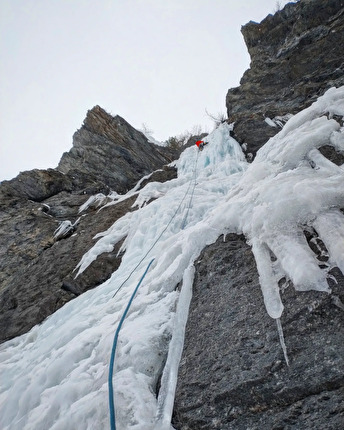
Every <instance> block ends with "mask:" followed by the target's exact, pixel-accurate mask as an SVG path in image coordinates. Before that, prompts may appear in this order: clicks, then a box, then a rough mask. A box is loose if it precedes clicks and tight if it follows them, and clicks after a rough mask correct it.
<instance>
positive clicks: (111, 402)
mask: <svg viewBox="0 0 344 430" xmlns="http://www.w3.org/2000/svg"><path fill="white" fill-rule="evenodd" d="M198 155H199V152H198V151H197V157H196V161H195V166H194V170H193V176H192V178H191V179H190V182H189V185H188V188H187V190H186V192H185V194H184V196H183V198H182V200H181V201H180V203H179V205H178V207H177V209H176V210H175V212H174V214H173V215H172V217H171V219H170V221H169V222H168V223H167V225H166V227H165V228H164V229H163V230H162V232H161V233H160V235H159V236H158V237H157V239H156V240H155V241H154V243H153V245H152V246H151V247H150V248H149V249H148V251H147V252H146V254H145V255H144V256H143V257H142V258H141V260H140V261H139V262H138V264H137V265H136V266H135V267H134V269H133V270H132V271H131V272H130V274H129V275H128V276H127V278H126V279H125V280H124V281H123V282H122V284H121V285H120V286H119V287H118V289H117V291H116V292H115V294H114V295H113V297H115V295H116V294H117V293H118V291H119V290H120V289H121V288H122V287H123V285H124V284H125V283H126V282H127V281H128V279H129V278H130V277H131V275H132V274H133V273H134V272H135V271H136V269H137V268H138V267H139V266H140V264H141V263H142V262H143V260H144V259H145V258H146V257H147V255H148V254H149V253H150V252H151V250H152V249H153V248H154V246H155V245H156V244H157V243H158V241H159V240H160V238H161V236H162V235H163V234H164V233H165V231H166V230H167V229H168V227H169V226H170V224H171V223H172V221H173V220H174V218H175V217H176V215H177V213H178V211H179V209H180V208H181V206H182V204H183V202H184V200H185V198H186V196H187V195H188V193H189V190H190V188H191V184H192V182H193V189H192V192H191V196H190V200H189V203H188V207H187V212H186V215H185V217H184V219H183V221H182V225H181V229H182V230H183V229H184V227H185V224H186V220H187V217H188V214H189V210H190V208H191V203H192V198H193V195H194V191H195V187H196V169H197V162H198ZM153 261H154V258H153V259H152V260H151V261H150V262H149V264H148V266H147V267H146V270H145V272H144V274H143V275H142V277H141V279H140V280H139V282H138V284H137V285H136V288H135V290H134V292H133V294H132V295H131V297H130V300H129V302H128V304H127V307H126V308H125V311H124V313H123V315H122V318H121V319H120V322H119V324H118V327H117V330H116V332H115V336H114V340H113V344H112V351H111V357H110V365H109V376H108V385H109V409H110V427H111V430H116V419H115V405H114V391H113V369H114V362H115V355H116V347H117V341H118V336H119V332H120V330H121V327H122V325H123V322H124V320H125V318H126V316H127V313H128V311H129V309H130V306H131V304H132V302H133V300H134V297H135V295H136V293H137V290H138V289H139V287H140V285H141V283H142V281H143V279H144V277H145V276H146V274H147V272H148V270H149V268H150V266H151V265H152V263H153Z"/></svg>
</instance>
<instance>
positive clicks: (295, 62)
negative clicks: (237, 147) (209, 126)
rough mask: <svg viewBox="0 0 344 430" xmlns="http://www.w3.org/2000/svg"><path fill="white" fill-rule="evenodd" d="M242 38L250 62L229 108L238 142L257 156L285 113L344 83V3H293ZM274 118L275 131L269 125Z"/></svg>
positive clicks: (230, 95) (244, 29)
mask: <svg viewBox="0 0 344 430" xmlns="http://www.w3.org/2000/svg"><path fill="white" fill-rule="evenodd" d="M242 34H243V36H244V39H245V42H246V45H247V48H248V51H249V54H250V56H251V64H250V68H249V69H248V70H247V71H246V72H245V74H244V75H243V77H242V79H241V82H240V87H237V88H232V89H230V90H229V91H228V93H227V97H226V106H227V113H228V119H229V122H235V126H234V135H235V138H236V139H237V140H238V142H240V143H246V145H247V152H248V153H252V154H253V155H255V153H256V152H257V150H258V149H259V148H260V147H261V146H262V145H263V144H264V143H265V142H266V141H267V140H268V139H269V138H270V137H272V136H274V135H275V134H276V133H277V132H278V131H279V130H280V125H278V124H279V122H280V123H281V122H282V124H283V122H284V120H285V119H284V116H285V115H287V114H295V113H296V112H299V111H300V110H302V109H304V108H306V107H307V106H309V105H310V104H311V103H312V102H314V101H315V100H316V99H317V97H319V96H320V95H322V94H323V93H324V92H325V90H327V89H328V88H330V87H333V86H335V87H338V86H341V85H344V1H343V0H326V1H324V0H300V1H299V2H297V3H295V2H294V3H288V4H287V5H286V6H285V7H284V9H283V10H281V11H279V12H277V13H276V14H275V15H269V16H268V17H266V18H265V19H264V20H263V21H262V22H261V23H259V24H258V23H255V22H252V21H251V22H249V23H248V24H246V25H245V26H243V27H242ZM275 117H277V121H276V122H277V124H275V127H273V126H271V125H269V124H268V123H267V122H266V121H265V118H270V119H273V118H275ZM278 117H280V118H278ZM270 124H273V123H270Z"/></svg>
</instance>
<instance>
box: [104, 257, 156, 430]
mask: <svg viewBox="0 0 344 430" xmlns="http://www.w3.org/2000/svg"><path fill="white" fill-rule="evenodd" d="M153 261H154V258H153V259H152V260H151V261H150V262H149V264H148V266H147V267H146V270H145V272H144V274H143V275H142V276H141V279H140V280H139V283H138V284H137V285H136V288H135V290H134V292H133V294H132V295H131V297H130V300H129V302H128V304H127V307H126V308H125V311H124V313H123V315H122V318H121V320H120V322H119V324H118V327H117V330H116V333H115V337H114V339H113V344H112V351H111V358H110V367H109V378H108V384H109V408H110V426H111V430H116V419H115V405H114V401H113V382H112V378H113V367H114V362H115V355H116V347H117V340H118V335H119V332H120V330H121V327H122V325H123V322H124V320H125V317H126V316H127V313H128V311H129V308H130V306H131V304H132V302H133V300H134V297H135V295H136V293H137V290H138V289H139V286H140V285H141V283H142V281H143V279H144V277H145V276H146V275H147V272H148V270H149V268H150V266H151V265H152V263H153Z"/></svg>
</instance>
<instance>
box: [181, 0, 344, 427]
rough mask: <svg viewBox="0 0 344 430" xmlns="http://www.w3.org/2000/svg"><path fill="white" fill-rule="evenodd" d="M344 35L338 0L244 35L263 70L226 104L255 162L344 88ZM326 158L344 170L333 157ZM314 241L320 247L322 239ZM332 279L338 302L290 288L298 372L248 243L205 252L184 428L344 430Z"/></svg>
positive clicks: (185, 381)
mask: <svg viewBox="0 0 344 430" xmlns="http://www.w3.org/2000/svg"><path fill="white" fill-rule="evenodd" d="M343 30H344V1H337V0H326V1H323V0H312V1H309V0H307V1H306V0H301V1H299V2H297V3H295V2H294V3H289V4H287V5H286V6H285V8H284V9H283V10H281V11H279V12H277V13H276V14H275V15H274V16H271V15H269V16H268V17H267V18H265V19H264V20H263V21H262V22H261V23H260V24H258V23H254V22H250V23H248V24H247V25H246V26H244V27H243V28H242V33H243V35H244V38H245V41H246V44H247V47H248V50H249V53H250V55H251V66H250V69H249V70H248V71H246V72H245V74H244V76H243V78H242V80H241V85H240V87H238V88H234V89H231V90H229V91H228V94H227V98H226V104H227V111H228V117H229V122H235V126H234V137H235V138H236V139H237V140H238V141H239V142H240V143H242V144H243V143H246V145H247V153H251V154H252V155H253V156H254V155H255V153H256V151H257V150H258V149H259V148H260V147H261V146H262V145H263V144H264V143H265V142H266V141H267V140H268V139H269V138H270V137H272V136H273V135H275V134H276V133H277V132H278V131H279V130H280V128H281V127H282V126H283V123H284V121H285V119H286V118H285V116H286V115H287V114H294V113H296V112H299V111H300V110H302V109H304V108H306V107H307V106H309V105H310V104H311V103H312V102H313V101H315V99H316V98H317V97H318V96H320V95H322V94H323V93H324V91H325V90H326V89H328V88H329V87H332V86H340V85H344V32H343ZM275 117H277V118H275ZM265 118H269V119H270V120H269V119H268V120H267V121H265ZM273 120H274V121H273ZM269 124H270V125H269ZM321 152H322V153H323V155H325V156H326V157H327V158H329V159H330V160H331V161H333V162H335V163H336V164H338V165H341V164H343V162H344V159H343V155H342V154H338V153H336V152H335V151H333V149H332V150H331V148H322V149H321ZM313 233H314V232H313ZM305 235H306V237H307V239H308V241H309V245H310V247H311V248H312V243H314V240H317V239H316V237H315V236H314V235H313V237H311V236H312V234H310V233H309V232H305ZM312 249H313V248H312ZM313 251H314V252H315V253H317V252H319V249H318V251H317V249H316V248H314V249H313ZM318 259H319V265H322V264H326V261H324V260H322V256H321V254H319V253H318ZM331 273H332V275H333V277H334V279H335V281H334V282H333V285H331V288H332V292H333V294H332V296H329V295H327V294H324V293H319V292H315V291H313V292H307V293H303V292H298V293H296V292H295V290H294V288H293V286H292V285H288V286H287V285H281V290H282V292H281V296H282V300H283V303H284V305H285V310H284V313H283V315H282V318H281V324H282V327H283V331H284V337H285V343H286V347H287V353H288V359H289V363H290V366H289V367H288V366H287V364H286V362H285V359H284V354H283V350H282V348H281V345H280V339H279V335H278V329H277V326H276V322H275V321H274V320H273V319H271V318H270V317H269V316H268V314H267V313H266V311H265V307H264V303H263V299H262V293H261V291H260V286H259V279H258V273H257V269H256V264H255V261H254V257H253V255H252V252H251V249H250V247H249V246H248V245H247V244H246V242H245V238H244V237H242V236H237V235H228V236H227V238H226V240H225V241H224V240H223V238H219V240H218V241H217V242H216V243H215V244H213V245H211V246H209V247H207V248H206V249H205V250H204V251H203V253H202V254H201V256H200V258H199V260H198V262H197V265H196V278H195V282H194V285H193V298H192V302H191V307H190V314H189V319H188V323H187V328H186V337H185V344H184V351H183V356H182V360H181V365H180V369H179V375H178V385H177V391H176V397H175V405H174V416H173V425H174V427H175V429H176V430H202V429H204V430H212V429H218V430H247V429H250V430H261V429H274V430H282V429H288V430H300V429H305V430H306V429H307V430H308V429H318V430H335V429H339V428H344V373H343V369H344V362H343V354H344V343H343V339H344V329H343V323H344V288H343V287H344V277H343V274H342V273H341V272H340V270H339V269H338V268H334V269H332V272H331Z"/></svg>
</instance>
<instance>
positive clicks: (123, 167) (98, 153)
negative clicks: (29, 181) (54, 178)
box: [57, 106, 176, 193]
mask: <svg viewBox="0 0 344 430" xmlns="http://www.w3.org/2000/svg"><path fill="white" fill-rule="evenodd" d="M175 155H176V154H175V153H173V152H172V151H169V150H168V149H166V148H163V147H158V146H156V145H154V144H152V143H150V142H149V141H148V140H147V138H146V137H145V136H144V135H143V134H142V133H141V132H139V131H137V130H136V129H135V128H133V127H131V126H130V125H129V124H128V123H127V122H126V121H125V120H124V119H123V118H121V117H120V116H118V115H117V116H115V117H112V116H111V115H109V114H108V113H107V112H105V111H104V110H103V109H102V108H101V107H99V106H95V107H94V108H93V109H92V110H90V111H88V112H87V116H86V119H85V121H84V124H83V126H82V127H81V129H80V130H78V131H77V132H76V133H75V134H74V137H73V147H72V149H71V150H70V151H69V152H67V153H65V154H63V156H62V158H61V161H60V163H59V165H58V167H57V169H58V170H59V171H60V172H62V173H69V174H70V175H71V174H72V173H73V172H74V171H76V172H78V173H79V172H81V173H83V174H84V175H87V177H93V178H94V180H95V181H101V182H103V183H105V184H106V185H107V186H108V187H110V188H111V189H112V190H115V191H117V192H119V193H125V192H126V191H128V190H129V189H130V188H131V187H132V185H133V184H134V183H135V182H137V181H138V180H139V179H140V178H141V177H142V176H144V175H147V174H149V173H151V172H152V171H153V170H156V169H159V168H160V167H161V166H162V165H163V164H166V162H167V160H169V161H172V160H174V159H175Z"/></svg>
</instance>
